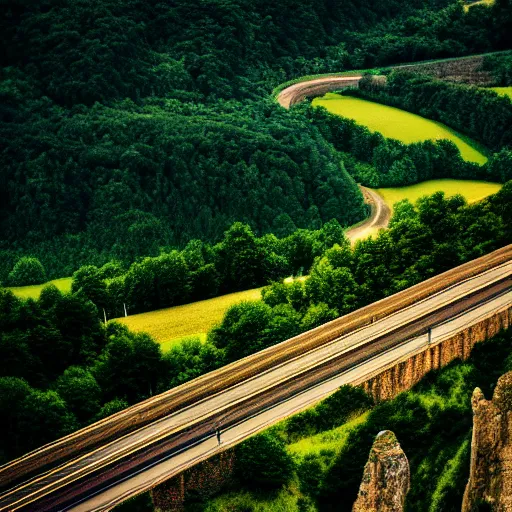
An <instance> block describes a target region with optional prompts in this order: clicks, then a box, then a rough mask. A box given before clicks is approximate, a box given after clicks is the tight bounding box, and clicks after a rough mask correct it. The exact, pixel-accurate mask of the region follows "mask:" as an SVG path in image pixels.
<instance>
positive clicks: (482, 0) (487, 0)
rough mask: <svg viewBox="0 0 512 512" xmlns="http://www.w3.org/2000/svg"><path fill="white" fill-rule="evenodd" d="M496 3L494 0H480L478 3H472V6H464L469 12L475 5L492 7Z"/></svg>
mask: <svg viewBox="0 0 512 512" xmlns="http://www.w3.org/2000/svg"><path fill="white" fill-rule="evenodd" d="M493 3H494V0H478V1H477V2H471V3H470V4H466V5H465V6H464V11H465V12H468V11H469V8H470V7H473V6H475V5H484V6H487V7H490V6H491V5H492V4H493Z"/></svg>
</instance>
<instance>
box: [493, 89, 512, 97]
mask: <svg viewBox="0 0 512 512" xmlns="http://www.w3.org/2000/svg"><path fill="white" fill-rule="evenodd" d="M490 89H491V91H495V92H497V93H498V94H502V95H503V96H508V97H509V98H511V99H512V87H490Z"/></svg>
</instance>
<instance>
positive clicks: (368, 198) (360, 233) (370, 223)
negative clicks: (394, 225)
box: [345, 185, 391, 243]
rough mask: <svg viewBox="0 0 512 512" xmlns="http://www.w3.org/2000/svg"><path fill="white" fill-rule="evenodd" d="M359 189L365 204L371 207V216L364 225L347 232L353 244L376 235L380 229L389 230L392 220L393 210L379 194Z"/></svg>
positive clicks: (368, 189) (362, 188)
mask: <svg viewBox="0 0 512 512" xmlns="http://www.w3.org/2000/svg"><path fill="white" fill-rule="evenodd" d="M359 188H360V189H361V192H362V193H363V196H364V201H365V203H366V204H369V205H370V208H371V214H370V217H368V219H366V220H365V221H364V222H363V223H362V224H359V225H357V226H354V227H353V228H349V229H348V230H347V231H346V232H345V236H346V237H347V238H348V239H349V240H350V241H351V242H352V243H354V242H355V241H356V240H360V239H362V238H366V237H368V236H370V235H371V234H373V233H376V232H377V231H378V230H379V229H383V228H387V227H388V225H389V221H390V219H391V209H390V208H389V206H388V205H387V204H386V202H385V201H384V199H383V198H382V197H381V196H380V195H379V194H377V192H375V191H374V190H372V189H370V188H366V187H363V186H361V185H359Z"/></svg>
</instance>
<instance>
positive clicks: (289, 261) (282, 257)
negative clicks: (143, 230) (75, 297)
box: [72, 219, 345, 318]
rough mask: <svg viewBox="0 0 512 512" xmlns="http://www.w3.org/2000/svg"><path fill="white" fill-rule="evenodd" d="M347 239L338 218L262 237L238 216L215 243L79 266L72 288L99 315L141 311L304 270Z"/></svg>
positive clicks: (251, 284)
mask: <svg viewBox="0 0 512 512" xmlns="http://www.w3.org/2000/svg"><path fill="white" fill-rule="evenodd" d="M288 222H291V221H290V220H289V219H288ZM283 228H284V229H285V230H286V225H285V224H283ZM344 240H345V237H344V234H343V228H342V227H341V226H340V224H339V223H338V222H337V221H335V220H333V221H330V222H328V223H326V224H324V225H323V226H322V228H321V229H318V230H305V229H300V230H295V231H294V232H293V234H291V235H289V236H287V237H283V238H278V237H276V236H275V235H274V234H268V235H264V236H263V237H259V238H258V237H256V236H255V235H254V233H253V231H252V230H251V228H250V227H249V226H248V225H247V224H243V223H241V222H237V223H235V224H233V225H232V226H231V227H230V228H229V229H228V230H227V231H226V232H225V234H224V237H223V239H222V240H221V241H220V242H219V243H217V244H215V245H212V244H208V243H205V242H202V241H201V240H192V241H190V242H189V243H188V244H187V245H186V247H185V248H184V249H183V250H182V251H177V250H173V251H170V252H167V253H162V254H160V255H159V256H156V257H146V258H143V259H141V260H140V261H137V262H135V263H133V264H132V265H131V266H130V267H129V268H128V269H125V268H123V266H122V264H120V263H119V262H116V261H112V262H109V263H106V264H105V265H103V266H102V267H100V268H98V267H95V266H93V265H86V266H84V267H81V268H80V269H79V270H77V271H76V272H75V273H74V274H73V280H72V291H73V292H77V293H80V294H83V295H84V296H85V297H87V298H88V299H90V300H91V301H93V302H94V303H95V304H96V305H97V306H98V308H99V310H100V314H101V315H102V314H103V313H102V310H103V309H105V311H106V314H107V316H108V318H113V317H119V316H123V314H124V313H125V312H128V313H129V314H134V313H141V312H144V311H151V310H155V309H161V308H165V307H170V306H177V305H179V304H184V303H187V302H193V301H197V300H203V299H208V298H210V297H216V296H217V295H221V294H225V293H231V292H236V291H240V290H247V289H250V288H255V287H257V286H263V285H265V284H268V283H269V282H272V281H278V280H281V279H283V278H285V277H287V276H290V275H302V273H303V272H305V271H307V270H308V269H309V268H310V267H311V265H312V264H313V261H314V259H315V258H316V257H318V256H320V255H321V254H323V253H324V252H325V250H327V249H328V248H330V247H332V246H333V245H334V244H339V243H343V241H344Z"/></svg>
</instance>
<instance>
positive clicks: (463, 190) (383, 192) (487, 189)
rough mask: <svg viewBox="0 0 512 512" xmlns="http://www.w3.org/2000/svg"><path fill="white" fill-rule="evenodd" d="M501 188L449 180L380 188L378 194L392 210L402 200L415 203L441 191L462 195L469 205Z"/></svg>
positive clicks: (493, 184)
mask: <svg viewBox="0 0 512 512" xmlns="http://www.w3.org/2000/svg"><path fill="white" fill-rule="evenodd" d="M501 187H502V185H501V184H500V183H489V182H487V181H470V180H448V179H447V180H430V181H424V182H423V183H417V184H416V185H410V186H408V187H398V188H379V189H377V190H376V192H377V193H378V194H379V195H380V196H382V197H383V198H384V201H386V203H387V204H388V205H389V207H390V208H392V207H393V205H394V204H395V203H397V202H398V201H401V200H402V199H409V201H411V203H415V202H416V201H417V200H418V199H419V198H420V197H422V196H425V195H429V194H433V193H434V192H437V191H439V190H442V191H443V192H444V193H445V194H446V196H448V197H449V196H453V195H455V194H462V195H463V196H464V197H465V198H466V200H467V201H468V203H474V202H476V201H480V200H482V199H484V198H485V197H487V196H490V195H491V194H495V193H496V192H498V190H500V188H501Z"/></svg>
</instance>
